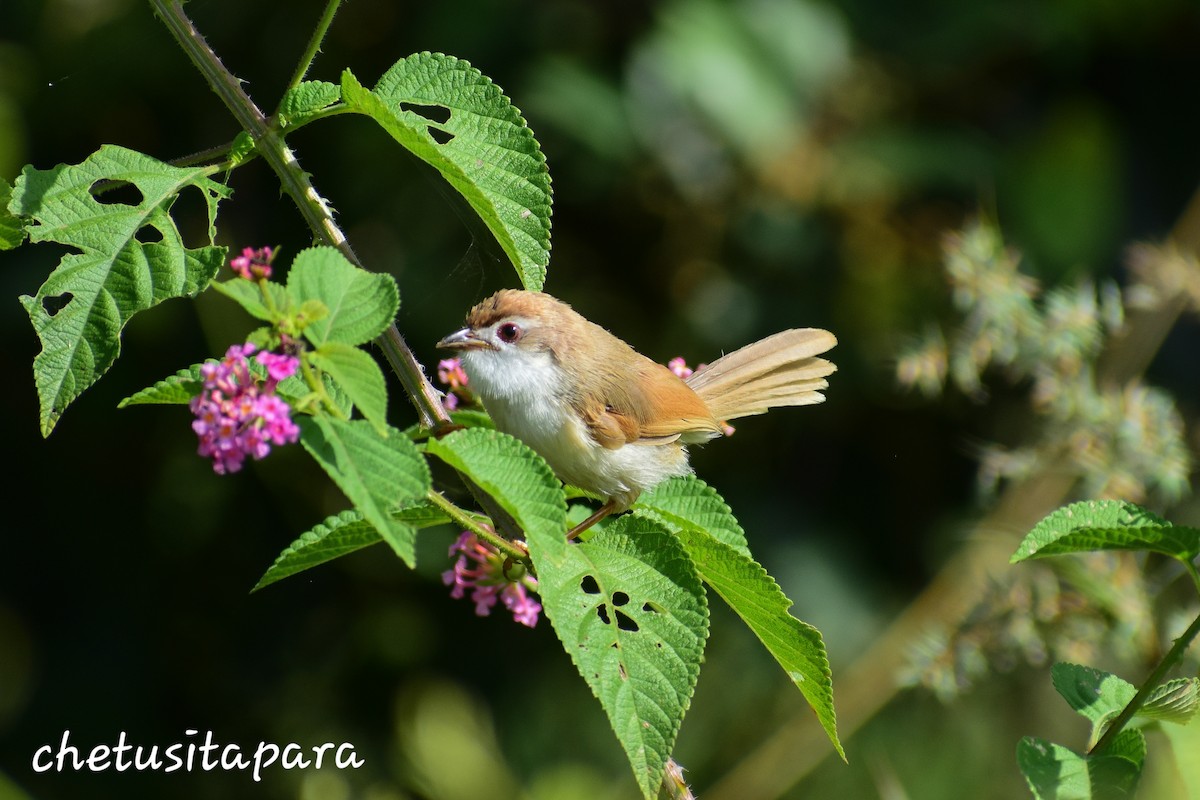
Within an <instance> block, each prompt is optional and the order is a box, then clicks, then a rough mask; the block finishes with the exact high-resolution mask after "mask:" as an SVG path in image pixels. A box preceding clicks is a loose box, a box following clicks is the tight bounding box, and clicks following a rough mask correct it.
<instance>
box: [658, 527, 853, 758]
mask: <svg viewBox="0 0 1200 800" xmlns="http://www.w3.org/2000/svg"><path fill="white" fill-rule="evenodd" d="M677 536H678V537H679V541H680V543H682V545H683V547H684V549H685V550H687V553H688V555H689V556H690V557H691V559H692V562H693V563H694V564H695V565H696V570H697V571H698V572H699V573H700V577H701V578H703V579H704V582H705V583H707V584H708V585H709V586H711V587H712V588H713V591H715V592H716V593H717V594H719V595H720V596H721V599H722V600H724V601H725V602H726V603H727V604H728V605H729V607H730V608H731V609H733V610H734V612H736V613H737V615H738V616H739V617H741V618H742V621H743V622H745V623H746V625H747V627H749V628H750V630H751V631H753V632H754V635H755V636H757V637H758V640H759V641H760V642H762V643H763V645H764V646H765V647H766V648H767V652H769V653H770V654H771V655H772V656H773V657H774V658H775V660H776V661H777V662H779V666H781V667H783V670H784V672H786V673H787V676H788V677H789V678H790V679H791V681H792V683H794V684H795V685H796V688H797V689H799V690H800V693H801V694H802V695H804V699H805V700H807V701H808V704H809V706H811V707H812V710H813V711H814V712H816V715H817V721H818V722H820V723H821V727H822V728H824V729H825V734H826V735H827V736H828V737H829V741H830V742H832V743H833V747H834V749H835V750H837V753H838V755H840V756H841V757H842V759H843V760H845V758H846V752H845V751H844V750H843V749H842V743H841V741H840V740H839V739H838V734H837V715H836V713H835V712H834V707H833V674H832V671H831V670H830V668H829V657H828V655H827V654H826V652H825V642H824V640H823V639H822V638H821V632H820V631H819V630H817V629H816V628H814V627H813V626H812V625H809V624H808V623H807V622H802V621H801V620H798V619H796V618H795V617H793V616H792V615H791V613H789V609H791V607H792V601H791V600H789V599H788V598H787V595H785V594H784V593H783V590H782V589H780V588H779V584H777V583H776V582H775V579H774V578H772V577H771V576H770V575H769V574H767V571H766V570H765V569H763V568H762V566H761V565H759V563H758V562H756V561H754V560H753V559H752V558H750V557H749V556H748V555H746V554H745V553H742V552H741V551H739V550H737V549H736V548H734V547H732V546H731V545H728V544H726V543H725V542H722V541H720V540H718V539H717V538H715V537H713V536H711V535H709V534H708V533H706V532H704V531H701V530H697V529H696V528H695V527H691V526H687V527H683V528H680V529H679V530H678V531H677Z"/></svg>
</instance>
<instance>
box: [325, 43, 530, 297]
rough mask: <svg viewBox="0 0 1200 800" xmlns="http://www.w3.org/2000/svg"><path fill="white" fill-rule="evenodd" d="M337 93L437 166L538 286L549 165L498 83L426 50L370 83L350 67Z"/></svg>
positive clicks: (526, 280) (523, 275) (457, 61)
mask: <svg viewBox="0 0 1200 800" xmlns="http://www.w3.org/2000/svg"><path fill="white" fill-rule="evenodd" d="M342 98H343V99H344V100H345V102H346V105H347V106H348V107H349V108H350V109H352V110H354V111H357V112H359V113H361V114H366V115H367V116H369V117H371V118H372V119H374V120H375V121H376V122H377V123H379V125H380V126H382V127H383V129H384V130H386V131H387V132H388V133H389V134H391V136H392V138H394V139H395V140H396V141H397V142H399V143H400V144H401V145H402V146H403V147H405V148H406V149H408V150H409V151H410V152H411V153H413V155H415V156H417V157H418V158H420V159H422V160H424V161H425V162H427V163H428V164H430V165H431V166H433V167H434V168H436V169H437V170H438V171H439V172H441V173H442V176H443V177H445V178H446V180H447V181H448V182H449V183H450V185H451V186H453V187H454V188H455V189H457V190H458V191H459V193H461V194H462V196H463V197H464V198H465V199H466V201H467V202H468V203H469V204H470V205H471V207H472V208H473V209H474V210H475V212H476V213H477V214H479V216H480V218H481V219H482V220H483V222H484V224H486V225H487V226H488V229H489V230H491V232H492V235H493V236H495V237H496V241H497V242H498V243H499V244H500V247H501V248H502V249H503V250H504V252H505V254H507V255H508V257H509V259H510V260H511V261H512V263H513V266H515V267H516V269H517V274H518V275H519V276H520V278H521V283H522V284H523V285H524V287H525V288H526V289H541V288H542V284H543V283H544V282H545V279H546V265H547V264H548V263H549V261H550V211H551V200H552V197H551V190H550V173H549V171H548V170H547V169H546V159H545V156H543V155H542V151H541V149H540V147H539V146H538V143H537V140H536V139H534V137H533V133H532V131H530V130H529V127H528V126H527V125H526V123H525V120H524V118H522V117H521V113H520V111H518V110H517V109H516V108H515V107H514V106H513V105H512V103H511V102H510V101H509V99H508V98H507V97H505V96H504V94H503V93H502V92H501V91H500V88H499V87H497V86H496V85H495V84H494V83H492V82H491V80H490V79H488V78H487V77H486V76H484V75H483V74H482V73H480V72H479V70H477V69H475V68H474V67H472V66H471V65H470V64H468V63H467V62H466V61H463V60H461V59H458V58H454V57H452V56H446V55H442V54H440V53H428V52H426V53H417V54H415V55H412V56H409V57H408V58H402V59H400V60H399V61H397V62H396V63H395V64H394V65H393V66H392V68H391V69H389V70H388V71H387V73H385V74H384V76H383V77H382V78H380V79H379V83H377V84H376V86H375V89H374V91H367V90H366V89H365V88H364V87H363V86H362V85H361V84H360V83H359V82H358V79H357V78H355V77H354V75H353V74H352V73H351V72H350V71H349V70H347V71H346V72H344V73H343V74H342ZM439 112H440V113H439ZM447 137H449V138H448V140H447Z"/></svg>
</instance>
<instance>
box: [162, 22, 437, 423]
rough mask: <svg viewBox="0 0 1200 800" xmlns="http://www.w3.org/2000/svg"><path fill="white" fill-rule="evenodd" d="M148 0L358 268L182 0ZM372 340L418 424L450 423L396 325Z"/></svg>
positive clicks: (308, 215) (319, 228)
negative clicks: (402, 389)
mask: <svg viewBox="0 0 1200 800" xmlns="http://www.w3.org/2000/svg"><path fill="white" fill-rule="evenodd" d="M150 5H151V6H152V7H153V8H154V10H155V12H156V13H157V14H158V16H159V17H160V18H161V19H162V21H163V23H164V24H165V25H166V26H167V29H168V30H169V31H170V32H171V34H172V35H173V36H174V37H175V41H176V42H178V43H179V46H180V47H182V48H183V50H184V52H185V53H187V56H188V58H190V59H191V61H192V64H194V65H195V67H196V68H197V69H198V70H199V71H200V73H201V74H202V75H204V77H205V79H206V80H207V81H208V84H209V86H210V87H212V90H213V91H214V92H216V93H217V96H218V97H220V98H221V101H222V102H223V103H224V104H225V106H226V108H228V109H229V111H230V113H232V114H233V116H234V118H235V119H236V120H237V121H238V124H239V125H241V127H242V129H243V130H245V131H246V132H247V133H249V134H250V136H251V138H252V139H253V140H254V146H255V149H256V150H257V151H258V153H259V154H260V155H261V156H262V157H263V160H265V161H266V162H267V163H268V164H269V165H270V166H271V169H272V170H274V172H275V174H276V175H277V176H278V177H279V180H280V183H281V184H282V186H283V189H284V191H285V192H287V194H288V195H289V196H290V197H291V198H292V200H293V201H294V202H295V203H296V207H297V208H298V209H299V210H300V214H301V216H303V217H304V220H305V222H307V223H308V225H309V227H310V228H311V229H312V230H313V232H314V234H316V236H317V238H319V239H320V240H322V241H324V242H325V243H326V244H328V245H330V246H331V247H334V248H336V249H337V250H338V251H339V252H341V254H342V255H343V256H345V257H346V258H347V259H348V260H349V261H350V263H351V264H355V265H357V266H359V267H362V262H360V261H359V260H358V256H357V255H355V253H354V250H353V248H351V247H350V243H349V241H348V240H347V239H346V235H345V233H343V232H342V229H341V228H340V227H338V224H337V222H336V221H335V220H334V218H333V212H332V211H331V210H330V208H329V204H328V203H326V202H325V199H324V198H323V197H321V195H320V194H318V193H317V190H316V189H315V188H314V187H313V185H312V182H311V181H310V180H309V178H308V175H307V174H306V173H305V172H304V170H303V169H302V168H301V167H300V165H299V163H297V161H296V157H295V156H294V155H293V154H292V151H291V150H290V149H289V148H288V147H287V145H286V144H284V141H283V136H282V135H281V134H280V132H279V131H278V130H276V129H275V128H274V127H273V126H272V125H271V124H270V123H269V121H268V120H267V118H266V116H265V115H264V114H263V112H262V111H261V110H260V109H259V108H258V106H257V105H255V104H254V101H253V100H251V99H250V96H249V95H247V94H246V92H245V91H244V90H243V89H242V84H241V82H240V81H239V80H238V79H237V78H236V77H235V76H234V75H233V74H232V73H230V72H229V70H228V69H226V68H225V66H224V65H223V64H222V63H221V60H220V58H218V57H217V54H216V53H214V52H213V50H212V48H211V47H209V46H208V43H207V42H205V41H204V38H203V37H202V36H201V35H200V33H199V32H198V31H197V30H196V27H195V25H193V24H192V21H191V19H189V18H188V16H187V15H186V14H185V13H184V12H183V6H182V4H181V2H180V0H150ZM327 11H328V9H327ZM375 343H376V344H377V345H378V346H379V347H380V349H382V350H383V352H384V355H385V356H386V357H387V360H388V363H389V364H390V365H391V366H392V369H394V370H396V374H397V375H398V376H399V377H400V380H401V382H402V383H403V384H404V386H405V388H406V389H408V396H409V399H410V400H411V401H412V403H413V405H414V406H415V407H416V409H417V413H418V415H419V416H420V419H421V424H422V425H423V426H425V427H427V428H433V429H436V428H440V427H442V426H445V425H448V424H449V423H450V417H449V415H448V414H447V413H446V410H445V409H444V408H443V407H442V404H441V402H440V400H439V399H438V394H437V391H436V390H435V389H434V388H433V386H432V385H431V384H430V383H429V379H428V378H427V377H426V376H425V372H424V370H422V369H421V366H420V362H418V361H417V358H416V356H414V355H413V353H412V350H411V349H410V348H409V347H408V345H407V344H406V343H405V341H404V337H403V336H401V335H400V331H399V330H398V329H397V328H396V326H395V324H394V323H393V324H392V325H391V326H389V328H388V330H387V331H386V332H385V333H384V334H383V335H382V336H380V337H379V338H377V339H376V340H375Z"/></svg>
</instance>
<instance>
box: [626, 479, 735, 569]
mask: <svg viewBox="0 0 1200 800" xmlns="http://www.w3.org/2000/svg"><path fill="white" fill-rule="evenodd" d="M634 510H635V511H636V512H637V513H638V514H641V515H643V516H650V517H652V518H654V519H657V520H659V521H661V522H662V523H663V524H664V525H666V526H667V528H669V529H671V530H674V531H677V530H679V529H680V528H681V527H684V526H691V527H694V528H698V529H699V530H702V531H704V532H706V533H708V534H709V535H710V536H712V537H713V538H714V539H716V540H718V541H720V542H724V543H725V544H727V545H729V546H730V547H732V548H734V549H735V550H738V551H739V552H741V553H742V554H743V555H746V556H749V555H750V546H749V545H748V544H747V543H746V533H745V531H743V530H742V526H741V525H739V524H738V521H737V519H735V518H734V516H733V512H732V511H731V510H730V508H729V506H727V505H725V501H724V500H723V499H722V498H721V495H719V494H717V491H716V490H715V489H713V488H712V487H711V486H709V485H708V484H706V483H705V482H704V481H702V480H700V479H699V478H697V477H695V476H694V475H685V476H683V477H679V478H670V479H669V480H665V481H663V482H662V483H660V484H659V485H658V486H655V487H654V489H653V490H651V491H649V492H646V493H645V494H643V495H642V496H641V497H640V498H639V499H638V501H637V503H636V504H634Z"/></svg>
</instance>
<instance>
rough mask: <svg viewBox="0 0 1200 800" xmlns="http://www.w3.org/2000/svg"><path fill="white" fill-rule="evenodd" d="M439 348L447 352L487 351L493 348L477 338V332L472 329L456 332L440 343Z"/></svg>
mask: <svg viewBox="0 0 1200 800" xmlns="http://www.w3.org/2000/svg"><path fill="white" fill-rule="evenodd" d="M437 346H438V347H442V348H445V349H447V350H485V349H487V348H489V347H491V345H490V344H488V343H487V342H486V341H484V340H483V339H480V338H479V337H478V336H476V335H475V331H473V330H471V329H470V328H463V329H462V330H458V331H455V332H454V333H452V334H450V335H449V336H447V337H446V338H444V339H442V340H441V341H440V342H438V343H437Z"/></svg>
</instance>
